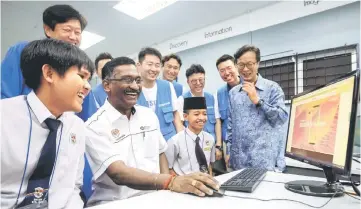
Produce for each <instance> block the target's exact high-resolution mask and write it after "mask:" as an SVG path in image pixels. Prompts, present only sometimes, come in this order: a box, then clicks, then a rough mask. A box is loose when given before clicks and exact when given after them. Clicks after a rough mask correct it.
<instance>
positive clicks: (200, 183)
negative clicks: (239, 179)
mask: <svg viewBox="0 0 361 209" xmlns="http://www.w3.org/2000/svg"><path fill="white" fill-rule="evenodd" d="M206 185H207V186H206ZM169 189H170V190H172V191H175V192H179V193H192V194H195V195H198V196H201V197H203V196H205V195H206V194H207V195H213V190H219V183H218V182H217V180H216V179H214V178H213V177H212V176H210V175H208V174H205V173H201V172H196V173H192V174H188V175H184V176H177V177H176V178H175V179H174V181H173V182H172V184H171V185H170V186H169Z"/></svg>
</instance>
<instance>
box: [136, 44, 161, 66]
mask: <svg viewBox="0 0 361 209" xmlns="http://www.w3.org/2000/svg"><path fill="white" fill-rule="evenodd" d="M146 55H154V56H157V57H158V58H159V60H162V54H161V53H160V52H159V51H158V50H157V49H155V48H151V47H145V48H142V49H141V50H140V52H139V54H138V62H140V63H142V62H143V61H144V58H145V56H146Z"/></svg>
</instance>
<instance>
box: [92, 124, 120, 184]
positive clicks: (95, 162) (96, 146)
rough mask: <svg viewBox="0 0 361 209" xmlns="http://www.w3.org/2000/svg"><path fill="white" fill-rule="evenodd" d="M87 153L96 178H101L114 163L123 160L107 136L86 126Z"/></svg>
mask: <svg viewBox="0 0 361 209" xmlns="http://www.w3.org/2000/svg"><path fill="white" fill-rule="evenodd" d="M85 132H86V154H87V157H88V161H89V164H90V167H91V169H92V172H93V175H94V179H95V180H96V179H97V178H99V177H100V176H101V175H102V174H103V173H104V172H105V170H106V169H107V168H108V167H109V165H111V164H112V163H114V162H116V161H118V160H122V158H121V156H120V155H119V154H117V152H116V151H115V150H113V149H114V146H113V145H112V143H111V142H110V141H109V139H108V138H107V136H104V135H98V134H96V133H95V132H94V131H93V130H92V129H90V128H89V127H87V128H86V131H85Z"/></svg>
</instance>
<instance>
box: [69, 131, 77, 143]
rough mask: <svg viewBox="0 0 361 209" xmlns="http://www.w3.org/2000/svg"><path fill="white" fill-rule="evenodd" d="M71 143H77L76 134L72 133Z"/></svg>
mask: <svg viewBox="0 0 361 209" xmlns="http://www.w3.org/2000/svg"><path fill="white" fill-rule="evenodd" d="M70 141H71V142H72V143H73V144H75V143H76V134H74V133H71V134H70Z"/></svg>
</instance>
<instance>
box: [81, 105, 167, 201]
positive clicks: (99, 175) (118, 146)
mask: <svg viewBox="0 0 361 209" xmlns="http://www.w3.org/2000/svg"><path fill="white" fill-rule="evenodd" d="M86 125H87V147H86V153H87V156H88V160H89V163H90V166H91V169H92V171H93V173H94V177H93V183H94V184H93V187H94V189H95V191H94V193H93V195H92V197H91V198H90V199H89V201H88V205H96V204H102V203H105V202H107V201H113V200H120V199H125V198H129V197H132V196H136V195H140V194H144V193H145V192H144V191H139V190H135V189H131V188H129V187H127V186H119V185H117V184H115V183H114V182H113V181H112V180H111V179H110V178H109V176H108V175H107V174H106V173H105V170H106V169H107V168H108V166H109V165H110V164H112V163H113V162H115V161H117V160H121V161H123V162H124V163H125V164H126V165H127V166H129V167H133V168H138V169H142V170H145V171H148V172H151V173H160V166H159V155H160V154H161V153H164V152H165V151H166V149H167V143H166V141H165V139H164V138H163V135H162V133H161V132H160V129H159V121H158V118H157V116H156V115H155V113H154V112H153V111H152V110H151V109H150V108H147V107H142V106H138V105H136V106H135V107H134V110H133V112H132V115H131V117H130V120H128V118H127V117H126V116H125V115H122V114H121V113H119V112H118V110H116V109H115V108H114V107H113V106H112V105H111V104H110V103H109V102H108V101H105V103H104V105H103V106H102V107H101V108H100V109H99V110H98V111H97V112H96V113H95V114H94V115H93V116H92V117H91V118H89V119H88V121H87V122H86Z"/></svg>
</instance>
